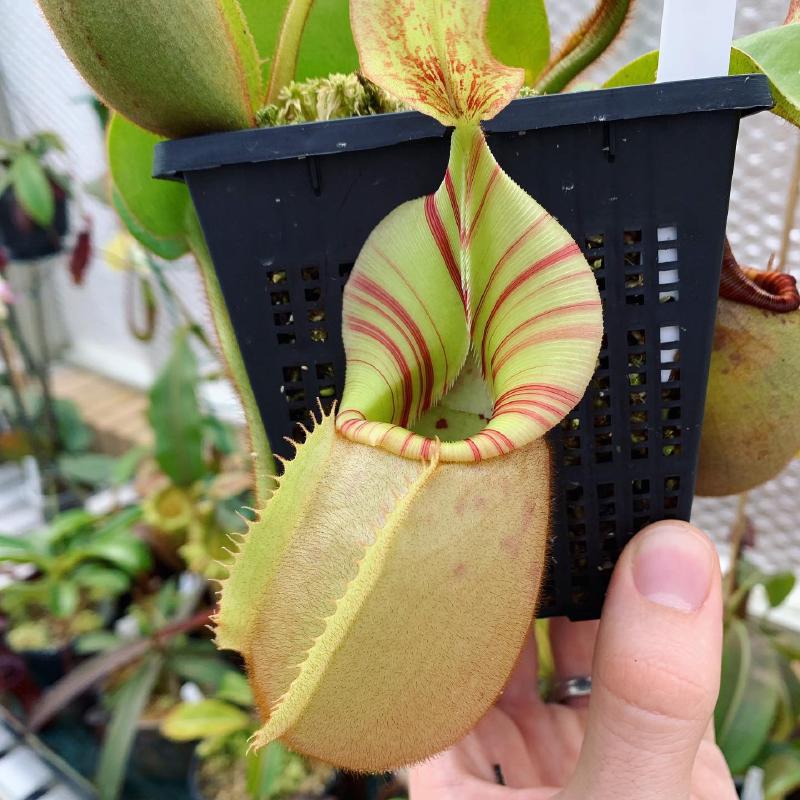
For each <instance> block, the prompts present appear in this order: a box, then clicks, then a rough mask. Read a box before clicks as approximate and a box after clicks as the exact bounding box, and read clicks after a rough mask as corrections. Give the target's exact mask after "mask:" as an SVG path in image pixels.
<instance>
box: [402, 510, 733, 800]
mask: <svg viewBox="0 0 800 800" xmlns="http://www.w3.org/2000/svg"><path fill="white" fill-rule="evenodd" d="M720 584H721V581H720V570H719V561H718V559H717V554H716V551H715V550H714V547H713V545H712V544H711V543H710V541H709V540H708V539H707V538H706V537H705V536H704V535H703V534H702V533H701V532H700V531H698V530H697V529H696V528H693V527H692V526H690V525H688V524H685V523H681V522H660V523H657V524H655V525H652V526H650V527H649V528H646V529H645V530H644V531H642V532H641V533H640V534H639V535H638V536H636V537H635V538H634V539H633V540H632V541H631V543H630V544H629V545H628V547H627V548H626V549H625V552H624V553H623V554H622V556H621V558H620V560H619V563H618V564H617V567H616V569H615V571H614V576H613V579H612V582H611V587H610V589H609V593H608V597H607V598H606V602H605V607H604V609H603V618H602V620H601V622H600V623H599V626H598V623H595V622H581V623H573V622H569V621H566V620H564V619H557V620H553V621H552V622H551V624H550V640H551V646H552V650H553V658H554V662H555V668H556V679H557V680H559V681H564V680H568V679H569V678H574V677H579V676H586V675H591V676H592V679H593V687H592V694H591V699H590V700H589V698H577V699H573V700H569V701H568V702H567V703H566V704H558V703H547V702H545V701H544V700H543V699H542V698H540V696H539V692H538V688H537V683H538V680H537V678H538V660H537V648H536V641H535V639H534V637H533V636H531V637H530V639H529V641H528V642H527V643H526V646H525V649H524V650H523V652H522V655H521V656H520V659H519V662H518V663H517V666H516V668H515V670H514V673H513V674H512V676H511V679H510V680H509V683H508V685H507V686H506V689H505V691H504V692H503V694H502V695H501V696H500V698H499V699H498V701H497V703H496V704H495V706H494V707H493V708H492V709H491V710H490V711H489V712H488V713H487V714H486V715H485V716H484V718H483V719H482V720H481V721H480V722H479V723H478V725H477V726H476V728H475V729H474V730H473V731H472V732H471V733H469V734H468V735H467V736H466V737H465V738H464V739H463V740H462V741H461V742H459V743H458V744H457V745H455V747H453V748H451V749H450V750H448V751H447V752H445V753H443V754H442V755H440V756H438V757H436V758H435V759H433V760H431V761H429V762H427V763H425V764H423V765H420V766H418V767H416V768H414V769H413V770H412V772H411V800H551V799H554V800H688V798H691V800H735V798H736V791H735V789H734V786H733V781H732V780H731V776H730V772H729V771H728V768H727V765H726V764H725V760H724V758H723V756H722V753H721V752H720V750H719V748H718V747H717V746H716V745H715V744H714V728H713V719H712V716H713V712H714V704H715V703H716V699H717V693H718V691H719V677H720V661H721V649H722V590H721V585H720ZM587 701H588V702H587ZM495 765H499V767H500V771H501V773H502V777H503V779H504V780H505V784H506V785H505V786H501V785H498V782H497V777H496V775H497V773H496V770H495Z"/></svg>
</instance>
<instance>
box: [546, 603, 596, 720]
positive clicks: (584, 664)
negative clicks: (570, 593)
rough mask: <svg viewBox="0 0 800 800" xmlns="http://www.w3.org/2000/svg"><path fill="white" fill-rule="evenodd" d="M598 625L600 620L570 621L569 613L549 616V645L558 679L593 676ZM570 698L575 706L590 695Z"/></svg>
mask: <svg viewBox="0 0 800 800" xmlns="http://www.w3.org/2000/svg"><path fill="white" fill-rule="evenodd" d="M597 628H598V623H597V622H570V621H569V620H568V619H567V618H566V617H557V618H556V619H551V620H550V646H551V648H552V651H553V663H554V666H555V678H556V681H557V682H563V681H568V680H570V678H583V677H591V674H592V658H593V656H594V644H595V640H596V638H597ZM567 702H568V703H569V704H570V705H572V706H577V707H580V706H586V705H588V703H589V698H588V697H576V698H573V699H571V700H568V701H567Z"/></svg>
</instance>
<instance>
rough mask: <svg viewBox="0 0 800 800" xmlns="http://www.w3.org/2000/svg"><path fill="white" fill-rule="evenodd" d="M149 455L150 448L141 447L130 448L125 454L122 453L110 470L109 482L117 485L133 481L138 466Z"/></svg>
mask: <svg viewBox="0 0 800 800" xmlns="http://www.w3.org/2000/svg"><path fill="white" fill-rule="evenodd" d="M149 454H150V448H149V447H145V446H143V445H141V446H137V447H132V448H131V449H130V450H128V452H127V453H123V454H122V455H121V456H119V458H117V460H116V461H115V462H114V466H113V467H112V469H111V475H110V478H111V482H112V483H113V484H117V485H119V484H122V483H127V482H128V481H130V480H133V477H134V475H136V470H137V469H138V468H139V465H140V464H141V463H142V461H143V460H144V459H145V458H146V457H147V456H148V455H149Z"/></svg>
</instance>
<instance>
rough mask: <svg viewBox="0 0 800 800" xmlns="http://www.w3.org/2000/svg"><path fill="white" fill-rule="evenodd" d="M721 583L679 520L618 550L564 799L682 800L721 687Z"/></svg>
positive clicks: (708, 549)
mask: <svg viewBox="0 0 800 800" xmlns="http://www.w3.org/2000/svg"><path fill="white" fill-rule="evenodd" d="M720 584H721V581H720V570H719V560H718V558H717V554H716V551H715V550H714V547H713V545H712V544H711V542H710V541H709V540H708V539H707V538H706V537H705V536H704V535H703V534H702V533H701V532H700V531H698V530H697V529H695V528H693V527H691V526H690V525H688V524H686V523H681V522H672V521H670V522H661V523H658V524H656V525H652V526H650V527H649V528H646V529H645V530H644V531H642V533H640V534H639V535H638V536H636V537H635V538H634V539H633V541H632V542H631V543H630V544H629V545H628V547H627V548H626V549H625V552H624V553H623V554H622V557H621V558H620V561H619V563H618V565H617V568H616V570H615V572H614V577H613V579H612V582H611V587H610V589H609V593H608V597H607V598H606V603H605V607H604V609H603V618H602V621H601V623H600V631H599V633H598V639H597V645H596V647H595V655H594V664H593V676H592V677H593V688H592V697H591V702H590V704H589V718H588V722H587V729H586V736H585V739H584V743H583V747H582V750H581V754H580V758H579V760H578V766H577V769H576V772H575V775H574V778H573V780H572V781H571V782H570V785H569V787H568V788H567V790H566V791H565V792H564V795H563V797H564V798H565V799H566V798H570V800H571V799H572V798H581V800H589V799H591V800H612V798H613V800H688V798H689V795H690V792H691V780H692V768H693V766H694V762H695V757H696V755H697V751H698V748H699V746H700V742H701V741H702V738H703V734H704V732H705V731H706V729H707V728H708V725H709V721H710V719H711V716H712V714H713V712H714V704H715V703H716V699H717V693H718V691H719V677H720V661H721V650H722V599H721V595H722V591H721V585H720ZM720 800H722V798H720Z"/></svg>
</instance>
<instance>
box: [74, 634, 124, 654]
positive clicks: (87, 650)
mask: <svg viewBox="0 0 800 800" xmlns="http://www.w3.org/2000/svg"><path fill="white" fill-rule="evenodd" d="M119 645H120V640H119V638H118V637H117V636H116V635H115V634H113V633H111V631H92V632H91V633H84V634H83V636H79V637H78V638H77V639H76V640H75V644H74V646H75V652H76V653H78V654H79V655H92V654H94V653H105V652H108V651H109V650H114V649H115V648H117V647H119Z"/></svg>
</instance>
